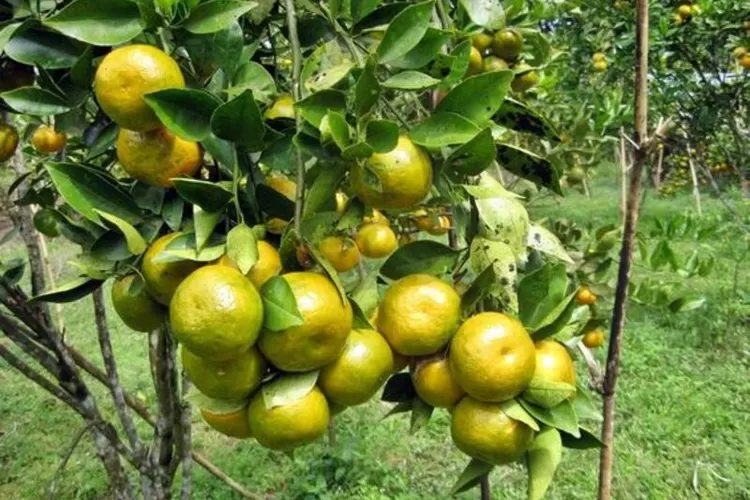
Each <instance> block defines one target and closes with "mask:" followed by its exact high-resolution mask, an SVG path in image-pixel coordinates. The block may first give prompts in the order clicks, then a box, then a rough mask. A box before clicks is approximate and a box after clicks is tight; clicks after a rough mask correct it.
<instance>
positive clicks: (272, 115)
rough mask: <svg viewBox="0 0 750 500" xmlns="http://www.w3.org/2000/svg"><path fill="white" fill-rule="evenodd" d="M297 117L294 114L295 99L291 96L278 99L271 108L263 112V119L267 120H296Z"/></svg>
mask: <svg viewBox="0 0 750 500" xmlns="http://www.w3.org/2000/svg"><path fill="white" fill-rule="evenodd" d="M296 116H297V115H296V113H295V112H294V99H293V98H292V96H290V95H282V96H279V97H277V98H276V100H275V101H273V103H272V104H271V106H269V107H268V108H267V109H266V110H265V111H264V112H263V118H265V119H266V120H276V119H278V118H288V119H290V120H294V119H295V117H296Z"/></svg>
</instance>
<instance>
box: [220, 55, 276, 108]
mask: <svg viewBox="0 0 750 500" xmlns="http://www.w3.org/2000/svg"><path fill="white" fill-rule="evenodd" d="M245 90H252V91H253V97H255V98H256V99H258V100H259V101H261V102H264V103H267V102H270V101H271V98H272V97H273V96H274V95H275V94H276V82H275V81H274V79H273V76H271V74H270V73H269V72H268V71H266V69H265V68H264V67H263V66H261V65H260V64H258V63H257V62H254V61H250V62H246V63H245V64H243V65H241V66H240V67H239V68H237V74H236V75H235V77H234V82H233V86H232V87H230V88H228V89H227V96H228V97H229V98H230V99H231V98H233V97H235V96H238V95H240V94H241V93H243V92H244V91H245Z"/></svg>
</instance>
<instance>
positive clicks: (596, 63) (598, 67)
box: [591, 52, 608, 73]
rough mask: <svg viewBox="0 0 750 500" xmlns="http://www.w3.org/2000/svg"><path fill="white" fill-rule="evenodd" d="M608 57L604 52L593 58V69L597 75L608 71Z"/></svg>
mask: <svg viewBox="0 0 750 500" xmlns="http://www.w3.org/2000/svg"><path fill="white" fill-rule="evenodd" d="M607 66H608V65H607V55H606V54H605V53H604V52H597V53H595V54H594V55H593V56H591V67H592V68H593V70H594V72H596V73H604V72H605V71H607Z"/></svg>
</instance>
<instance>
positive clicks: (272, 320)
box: [260, 276, 304, 332]
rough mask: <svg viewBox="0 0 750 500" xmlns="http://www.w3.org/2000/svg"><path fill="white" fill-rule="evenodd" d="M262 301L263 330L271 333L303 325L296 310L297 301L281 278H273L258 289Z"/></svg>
mask: <svg viewBox="0 0 750 500" xmlns="http://www.w3.org/2000/svg"><path fill="white" fill-rule="evenodd" d="M260 295H261V298H262V299H263V310H264V311H265V316H264V317H263V328H265V329H266V330H270V331H272V332H278V331H280V330H286V329H287V328H291V327H293V326H297V325H301V324H302V323H304V319H303V318H302V314H301V313H300V312H299V309H298V308H297V299H296V298H295V297H294V292H292V287H291V286H289V283H287V281H286V279H284V277H282V276H274V277H273V278H271V279H269V280H268V281H266V283H265V284H264V285H263V287H262V288H261V289H260Z"/></svg>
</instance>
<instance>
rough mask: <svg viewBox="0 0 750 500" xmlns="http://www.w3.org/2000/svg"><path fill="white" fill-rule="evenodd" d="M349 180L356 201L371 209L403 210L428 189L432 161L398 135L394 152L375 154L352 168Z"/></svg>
mask: <svg viewBox="0 0 750 500" xmlns="http://www.w3.org/2000/svg"><path fill="white" fill-rule="evenodd" d="M350 180H351V183H352V188H353V190H354V193H355V194H356V195H357V198H359V199H360V200H362V202H364V204H365V205H367V206H370V207H373V208H407V207H410V206H412V205H414V204H416V203H419V202H420V201H422V200H423V199H424V197H425V196H427V194H428V193H429V192H430V187H431V186H432V160H431V159H430V157H429V156H428V155H427V153H425V151H424V150H423V149H422V148H420V147H419V146H417V145H416V144H414V143H413V142H411V140H409V138H407V137H406V136H401V137H399V139H398V143H397V145H396V147H395V148H394V149H392V150H391V151H389V152H387V153H375V154H373V155H372V156H370V158H368V159H367V161H365V162H362V163H357V164H355V165H354V166H353V167H352V170H351V174H350Z"/></svg>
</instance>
